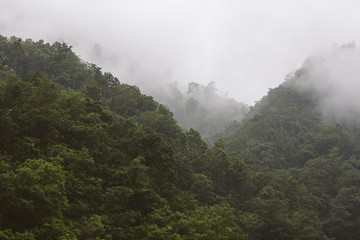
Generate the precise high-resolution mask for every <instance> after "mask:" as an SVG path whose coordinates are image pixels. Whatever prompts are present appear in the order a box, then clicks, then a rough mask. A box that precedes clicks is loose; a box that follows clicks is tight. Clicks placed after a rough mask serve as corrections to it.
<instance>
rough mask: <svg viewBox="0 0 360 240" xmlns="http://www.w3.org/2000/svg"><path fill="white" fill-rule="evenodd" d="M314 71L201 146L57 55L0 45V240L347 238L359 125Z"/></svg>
mask: <svg viewBox="0 0 360 240" xmlns="http://www.w3.org/2000/svg"><path fill="white" fill-rule="evenodd" d="M310 62H311V61H310ZM309 66H312V64H307V65H306V64H304V67H302V68H301V69H300V70H299V71H297V72H296V73H295V74H294V76H292V77H291V78H289V79H288V80H287V81H286V82H285V83H283V84H282V85H280V86H279V87H278V88H276V89H272V90H271V91H270V92H269V93H268V95H267V96H265V97H264V98H263V99H262V100H261V101H260V102H259V103H258V104H257V105H256V106H254V107H253V108H251V110H250V112H249V113H248V114H247V115H246V117H245V119H244V120H243V121H242V122H233V124H232V125H231V126H229V128H228V129H227V130H224V131H223V132H222V133H219V134H218V135H217V136H222V137H223V140H222V139H219V140H218V141H216V142H215V143H214V146H213V147H211V148H209V147H208V146H207V144H206V143H205V142H204V141H203V140H202V136H201V135H200V133H199V132H197V131H196V130H194V129H193V128H189V130H186V131H183V130H182V129H181V127H180V126H179V125H178V124H177V122H176V121H175V119H174V115H173V113H172V112H170V111H169V109H168V108H167V107H165V106H164V105H162V104H159V103H158V102H156V101H154V100H153V98H152V97H150V96H146V95H143V94H142V93H141V92H140V91H139V89H138V88H137V87H136V86H130V85H127V84H123V83H121V82H120V81H119V79H117V78H116V77H114V76H113V75H112V74H111V73H103V72H102V71H101V68H100V67H98V66H96V65H94V64H90V63H86V62H84V61H83V60H81V59H80V58H79V57H78V56H76V54H75V53H74V52H73V51H72V49H71V47H69V46H67V45H66V44H65V43H58V42H56V43H53V44H49V43H44V42H43V41H38V42H34V41H32V40H31V39H28V40H25V41H23V40H22V39H19V38H16V37H11V38H6V37H2V36H1V37H0V142H1V144H0V166H1V167H0V190H1V191H0V239H29V240H30V239H177V240H180V239H186V240H190V239H191V240H192V239H199V240H200V239H201V240H205V239H219V240H220V239H234V240H235V239H244V240H247V239H251V240H257V239H264V240H268V239H279V240H282V239H284V240H287V239H314V240H315V239H316V240H318V239H324V240H326V239H356V238H357V236H358V235H359V232H358V231H359V229H360V228H359V223H360V221H359V219H360V218H359V217H360V213H359V210H358V207H357V206H358V204H359V203H360V200H359V199H360V198H359V196H360V191H359V188H360V185H359V182H360V181H359V180H360V164H359V161H358V160H357V159H358V158H359V147H358V146H359V144H358V143H359V134H358V131H357V129H359V128H358V125H357V121H356V119H357V118H356V116H357V113H356V111H352V113H351V114H349V116H351V118H347V120H346V121H345V120H344V119H339V118H337V115H334V114H333V113H330V114H324V111H323V109H325V108H324V106H325V105H326V104H328V103H329V102H332V101H329V100H327V101H326V102H323V101H321V99H323V98H322V96H324V94H323V93H322V92H319V91H318V89H317V88H315V87H313V85H312V84H310V85H309V84H303V83H308V82H312V80H311V79H312V78H313V77H312V76H313V75H312V72H311V71H310V70H311V68H309ZM324 69H326V68H324ZM310 80H311V81H310ZM194 86H195V85H194ZM308 86H311V87H308ZM210 87H211V86H210ZM192 90H194V89H193V88H192ZM208 90H209V89H208ZM210 90H211V89H210ZM210 90H209V91H207V90H206V91H205V90H204V91H200V92H196V94H195V92H189V94H188V97H186V101H184V102H183V103H184V104H185V110H186V111H190V112H191V111H193V112H194V114H200V112H201V111H200V108H199V106H201V104H200V105H199V104H197V103H196V101H201V100H200V99H202V98H205V99H206V97H207V96H210V95H211V94H212V93H211V92H212V91H210ZM191 99H193V100H191ZM327 99H330V98H327ZM189 102H190V103H189ZM325 103H326V104H325ZM234 106H239V105H236V104H234ZM340 106H341V105H340ZM228 111H229V114H230V113H231V110H228ZM241 111H243V109H242V108H241V107H240V108H238V109H236V110H235V111H234V112H235V113H236V112H241ZM226 112H227V110H226V111H225V112H224V114H225V113H226ZM336 112H338V111H336ZM203 116H204V118H206V114H204V115H203ZM192 124H194V125H195V124H196V123H190V124H189V125H188V126H187V127H190V126H192ZM217 126H218V125H217V124H214V125H213V128H217ZM195 127H196V126H195ZM219 130H220V129H219Z"/></svg>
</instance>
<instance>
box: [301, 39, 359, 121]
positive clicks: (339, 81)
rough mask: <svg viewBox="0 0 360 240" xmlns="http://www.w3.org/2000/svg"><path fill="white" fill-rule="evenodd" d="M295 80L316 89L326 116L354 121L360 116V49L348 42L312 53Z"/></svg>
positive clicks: (305, 88) (311, 89)
mask: <svg viewBox="0 0 360 240" xmlns="http://www.w3.org/2000/svg"><path fill="white" fill-rule="evenodd" d="M300 71H301V74H300V78H299V79H297V81H296V82H295V83H296V84H297V87H299V89H300V90H301V91H311V92H313V93H315V96H316V99H317V100H318V101H317V104H318V106H319V107H320V109H321V111H322V113H323V117H324V119H325V120H327V121H329V120H337V121H338V120H340V121H347V122H349V121H354V120H356V118H358V117H359V116H360V105H359V102H360V94H359V89H360V49H359V48H357V47H356V45H355V44H354V43H348V44H345V45H343V46H340V47H336V48H333V49H331V50H328V51H320V52H317V53H316V54H314V55H313V56H311V57H309V58H308V59H307V60H306V61H305V62H304V64H303V66H302V68H301V70H300Z"/></svg>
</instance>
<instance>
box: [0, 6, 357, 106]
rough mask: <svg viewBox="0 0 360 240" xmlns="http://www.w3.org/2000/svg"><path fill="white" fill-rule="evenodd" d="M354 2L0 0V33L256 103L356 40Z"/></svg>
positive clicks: (143, 81) (129, 77)
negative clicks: (60, 45) (321, 55)
mask: <svg viewBox="0 0 360 240" xmlns="http://www.w3.org/2000/svg"><path fill="white" fill-rule="evenodd" d="M359 10H360V4H359V2H358V1H352V0H342V1H335V0H334V1H332V0H302V1H298V0H273V1H267V0H248V1H246V0H152V1H150V0H102V1H100V0H87V1H85V0H73V1H71V0H62V1H53V0H32V1H27V0H0V34H2V35H5V36H12V35H16V36H20V37H22V38H24V39H25V38H32V39H33V40H39V39H44V40H45V41H50V42H53V41H59V40H60V41H65V42H67V43H69V44H70V45H72V46H74V50H75V51H76V53H77V54H79V55H80V56H81V57H83V58H85V60H87V61H89V62H95V63H97V64H98V65H100V66H102V67H103V69H104V70H105V71H111V72H112V73H113V74H114V75H116V76H118V77H119V79H120V80H121V81H122V82H128V83H132V84H137V85H140V86H142V87H143V88H144V89H145V90H146V87H157V86H158V85H159V84H168V83H171V82H177V83H178V84H179V86H183V87H185V86H186V85H187V84H188V83H189V82H192V81H194V82H198V83H202V84H205V85H206V84H207V83H208V82H210V81H215V82H216V85H217V86H218V88H220V89H223V91H224V92H229V96H230V97H233V98H235V99H237V100H239V101H243V102H245V103H248V104H253V102H254V101H256V100H259V99H260V98H261V97H262V96H263V95H265V94H266V92H267V90H268V88H273V87H276V86H277V85H278V84H279V83H281V82H283V80H284V78H285V76H286V75H287V74H288V73H289V72H291V71H293V70H295V69H297V68H298V67H299V66H300V65H301V63H302V62H303V60H304V59H305V58H306V57H307V56H309V55H310V54H311V53H313V52H315V51H317V50H320V49H323V48H328V47H329V46H332V45H334V44H342V43H344V42H347V41H349V40H350V41H356V42H360V31H359V29H360V14H359ZM343 84H345V82H343ZM347 84H350V85H349V86H351V84H352V82H350V83H347ZM347 90H348V89H347V88H345V89H344V90H343V91H345V92H346V91H347Z"/></svg>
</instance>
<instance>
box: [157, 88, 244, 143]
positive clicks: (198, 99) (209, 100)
mask: <svg viewBox="0 0 360 240" xmlns="http://www.w3.org/2000/svg"><path fill="white" fill-rule="evenodd" d="M151 94H152V95H153V96H154V98H155V99H156V100H157V101H159V102H161V103H163V104H165V105H166V106H168V107H169V109H170V110H171V111H173V112H174V117H175V119H176V120H177V122H178V124H179V125H180V126H181V127H182V128H183V129H189V128H194V129H196V131H198V132H199V133H200V134H201V136H202V138H203V139H204V140H205V141H206V142H207V143H208V144H210V145H213V144H214V143H215V142H216V140H217V139H218V138H217V134H218V133H220V132H222V131H223V130H224V129H225V128H226V127H227V125H228V124H230V123H231V122H233V121H237V122H240V121H241V120H243V119H244V117H245V114H246V113H247V112H248V110H249V107H248V106H247V105H246V104H243V103H240V102H237V101H236V100H234V99H230V98H227V97H226V96H224V94H222V93H221V92H220V90H219V89H217V87H216V84H215V82H209V83H208V84H207V85H206V86H205V85H202V84H199V83H196V82H191V83H189V84H188V89H187V92H186V94H185V93H182V92H181V91H180V90H179V88H178V86H177V85H176V84H172V85H170V86H169V87H166V86H165V87H163V88H162V89H161V90H159V91H151Z"/></svg>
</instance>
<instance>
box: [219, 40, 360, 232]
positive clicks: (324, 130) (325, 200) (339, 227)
mask: <svg viewBox="0 0 360 240" xmlns="http://www.w3.org/2000/svg"><path fill="white" fill-rule="evenodd" d="M355 54H357V56H358V54H359V52H358V50H357V49H356V48H354V47H351V46H350V47H349V46H348V45H346V46H342V47H340V48H337V49H335V50H333V52H331V53H330V54H328V53H327V54H326V55H322V56H314V57H311V58H309V59H307V60H306V61H305V63H304V65H303V66H302V68H300V69H299V70H297V71H296V72H295V73H294V74H292V75H290V76H289V77H288V79H287V80H286V81H285V82H284V83H283V84H281V85H280V86H278V87H277V88H275V89H271V90H269V92H268V94H267V95H266V96H265V97H263V98H262V99H261V101H259V102H258V103H257V104H256V105H255V106H254V107H252V108H251V111H250V112H249V114H248V115H247V117H246V119H245V120H244V121H243V122H242V123H241V124H237V125H234V126H233V127H232V129H231V132H230V130H228V131H227V132H225V133H223V135H222V136H223V138H224V143H225V148H226V149H227V151H229V152H233V151H234V152H239V153H243V154H248V155H249V156H251V159H252V160H253V161H254V163H255V165H254V167H255V169H257V170H261V171H264V172H267V173H270V175H271V176H272V178H273V179H274V180H275V181H277V182H278V183H280V185H282V186H285V183H286V179H285V176H287V177H290V178H292V179H293V180H294V181H296V183H297V185H298V186H299V189H298V190H297V191H299V190H300V188H302V189H306V191H307V193H306V195H307V198H308V200H307V203H305V202H303V203H302V204H310V205H311V206H312V207H311V208H312V209H314V210H315V211H316V212H317V213H318V214H319V215H318V216H319V217H320V222H321V223H322V224H323V228H322V229H323V231H324V232H325V233H326V235H327V236H328V237H332V238H334V239H355V238H356V236H357V234H359V233H358V229H359V226H360V225H359V223H360V222H359V220H360V213H359V212H358V211H357V210H356V208H357V207H356V206H357V205H358V204H359V203H360V202H359V201H358V196H359V193H360V191H359V190H360V188H359V187H360V185H359V180H360V178H359V177H360V171H359V170H360V168H359V167H360V161H359V157H360V156H359V153H360V148H359V146H360V145H359V143H360V134H359V133H360V132H359V127H360V124H359V119H360V114H359V113H360V112H359V110H360V109H359V107H358V106H357V104H354V102H353V101H345V100H346V99H354V98H356V91H354V92H353V94H352V95H351V96H348V95H345V94H340V93H341V90H342V88H343V87H344V86H342V84H346V82H348V80H347V79H346V78H348V77H353V75H354V73H356V72H357V71H358V70H357V67H355V68H354V69H352V68H351V64H354V63H353V62H352V61H351V59H352V58H353V59H355V58H354V55H355ZM344 59H346V61H344ZM349 59H350V60H349ZM344 63H346V64H344ZM355 66H356V65H355ZM339 70H341V73H343V75H338V77H339V79H335V77H336V75H334V73H335V72H336V71H339ZM356 76H359V75H356ZM352 85H354V86H357V83H356V82H353V83H352ZM350 88H351V86H350ZM349 93H350V92H349ZM344 99H345V100H344ZM339 113H340V114H339ZM281 182H282V183H281ZM296 201H297V200H296ZM297 204H299V202H297Z"/></svg>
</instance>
